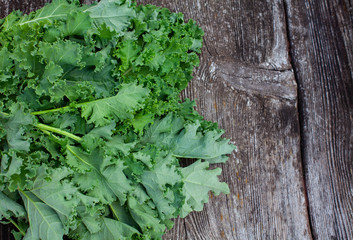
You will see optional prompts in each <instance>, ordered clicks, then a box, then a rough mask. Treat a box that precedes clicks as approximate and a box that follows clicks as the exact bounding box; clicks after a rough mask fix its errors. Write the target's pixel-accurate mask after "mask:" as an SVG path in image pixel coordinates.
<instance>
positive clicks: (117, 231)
mask: <svg viewBox="0 0 353 240" xmlns="http://www.w3.org/2000/svg"><path fill="white" fill-rule="evenodd" d="M139 234H140V233H139V231H137V230H136V228H133V227H131V226H129V225H127V224H125V223H122V222H119V221H116V220H114V219H111V218H106V217H104V218H103V224H102V230H101V231H100V232H98V233H96V234H92V235H91V236H90V237H88V238H87V239H90V240H101V239H105V240H116V239H119V240H131V239H133V237H136V236H137V235H139Z"/></svg>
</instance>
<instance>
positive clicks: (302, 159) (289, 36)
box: [283, 0, 314, 239]
mask: <svg viewBox="0 0 353 240" xmlns="http://www.w3.org/2000/svg"><path fill="white" fill-rule="evenodd" d="M283 6H284V16H285V24H286V37H287V42H288V55H289V60H290V64H291V66H292V70H293V75H294V80H295V82H296V84H297V101H298V106H302V101H303V100H302V96H301V92H300V91H299V88H300V82H299V81H298V74H297V68H296V67H295V66H293V65H295V63H293V61H292V60H293V58H294V56H293V54H292V49H293V46H292V41H291V32H290V31H291V29H290V26H289V25H290V22H289V13H288V11H289V9H288V8H289V5H288V4H287V2H286V0H283ZM297 109H298V118H299V119H298V120H299V121H298V122H299V141H300V145H299V149H300V160H301V169H302V175H303V186H304V191H303V194H304V198H305V205H306V211H307V214H308V215H307V221H308V229H309V231H310V233H309V234H310V236H311V239H313V238H314V236H313V225H312V222H311V218H310V207H309V198H308V190H307V182H306V172H305V168H304V166H305V159H304V158H305V155H304V151H303V146H305V143H304V141H305V139H304V138H303V136H304V133H303V131H304V129H303V123H304V119H303V110H302V108H300V107H298V108H297Z"/></svg>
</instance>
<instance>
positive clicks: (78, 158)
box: [67, 146, 132, 204]
mask: <svg viewBox="0 0 353 240" xmlns="http://www.w3.org/2000/svg"><path fill="white" fill-rule="evenodd" d="M67 149H68V154H72V155H71V156H70V158H72V159H71V162H70V163H69V164H72V162H74V165H73V166H74V167H77V168H79V169H80V170H85V171H88V172H86V173H82V174H77V175H76V177H75V178H74V181H75V182H76V183H77V184H79V185H80V187H81V188H82V189H83V190H86V191H88V193H89V195H90V196H92V197H96V198H98V199H100V201H101V202H103V203H105V204H107V203H111V202H113V201H115V199H116V198H117V197H118V198H119V200H120V202H122V203H124V202H125V201H126V194H127V193H128V192H129V191H131V189H132V187H131V185H130V181H129V180H128V179H127V177H126V176H125V174H124V172H123V171H124V169H125V168H126V167H125V166H124V164H123V162H122V161H119V160H118V159H116V161H114V162H113V161H111V159H110V158H108V157H105V158H104V157H103V156H102V153H101V151H100V150H99V149H98V148H97V149H95V150H93V151H92V153H91V154H87V153H85V152H83V151H82V150H81V149H80V148H78V147H73V146H67ZM74 158H75V159H74Z"/></svg>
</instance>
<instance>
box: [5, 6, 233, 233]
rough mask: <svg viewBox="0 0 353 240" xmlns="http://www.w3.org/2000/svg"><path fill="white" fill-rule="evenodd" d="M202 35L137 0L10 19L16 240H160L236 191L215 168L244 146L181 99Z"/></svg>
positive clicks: (10, 161)
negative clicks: (180, 221)
mask: <svg viewBox="0 0 353 240" xmlns="http://www.w3.org/2000/svg"><path fill="white" fill-rule="evenodd" d="M202 36H203V32H202V30H201V29H200V28H199V27H198V26H197V25H196V24H195V23H194V22H193V21H189V22H188V23H185V22H184V20H183V15H182V14H180V13H171V12H170V11H169V10H167V9H161V8H158V7H156V6H137V5H136V4H135V3H133V2H131V1H129V0H103V1H101V2H99V3H95V4H93V5H82V6H81V5H80V4H79V3H78V1H68V0H54V1H53V2H52V3H51V4H48V5H46V6H45V7H43V8H42V9H39V10H38V11H36V12H33V13H31V14H29V15H22V13H21V12H19V11H17V12H13V13H11V14H10V15H9V16H7V17H6V18H4V19H1V20H0V99H1V102H0V111H1V112H0V153H1V170H0V203H1V204H0V220H1V219H2V220H3V222H5V223H9V222H10V223H12V224H14V225H15V226H16V228H17V229H18V232H14V235H15V237H16V239H22V238H23V239H33V240H37V239H38V240H39V239H43V240H59V239H63V236H64V235H66V236H69V237H70V238H72V239H85V240H89V239H97V240H98V239H105V240H116V239H161V237H162V235H163V234H164V232H165V231H166V228H171V227H172V226H173V221H171V219H172V218H175V217H178V216H181V217H185V216H186V215H187V214H189V213H190V212H191V211H194V210H196V211H200V210H202V208H203V204H204V203H205V202H207V201H208V192H209V191H213V192H214V193H215V194H216V195H218V194H220V193H221V192H223V193H228V192H229V189H228V186H227V184H226V183H220V182H219V181H218V178H217V176H218V175H219V174H220V173H221V169H219V168H217V169H213V170H209V169H208V168H209V163H218V162H225V161H226V160H227V157H226V155H225V154H229V153H230V152H232V151H233V150H234V146H232V145H229V144H228V140H226V139H222V138H220V136H221V135H222V133H223V132H222V131H221V130H219V129H218V127H217V125H216V124H214V123H211V122H207V121H205V120H203V118H202V117H201V116H200V115H199V114H198V113H197V112H196V111H195V110H194V109H193V107H194V103H193V102H190V101H189V100H186V101H185V102H183V103H180V100H179V94H180V92H181V90H183V89H184V88H185V87H186V86H187V84H188V82H189V81H190V80H191V78H192V76H191V75H192V71H193V68H194V67H195V66H197V65H198V63H199V59H198V56H197V53H199V52H200V48H201V46H202ZM185 158H188V159H195V162H194V163H193V164H191V165H190V166H187V167H181V166H180V164H179V162H180V161H183V159H185Z"/></svg>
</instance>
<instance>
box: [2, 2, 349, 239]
mask: <svg viewBox="0 0 353 240" xmlns="http://www.w3.org/2000/svg"><path fill="white" fill-rule="evenodd" d="M45 2H48V1H47V0H0V17H4V16H5V15H7V14H8V13H10V12H11V11H12V10H15V9H20V10H22V11H24V12H26V13H28V12H29V11H32V10H34V9H37V8H39V7H41V6H43V5H44V3H45ZM87 2H89V1H87ZM138 2H139V3H152V4H155V5H160V6H163V7H168V8H170V9H171V10H173V11H180V12H183V13H185V16H186V19H189V18H193V19H195V20H196V21H197V22H198V23H199V24H200V25H201V26H202V27H203V29H204V31H205V33H206V35H205V38H204V39H205V44H204V48H203V52H202V55H201V65H200V67H199V68H198V69H197V70H196V71H195V77H194V80H193V81H192V82H191V84H190V86H189V87H188V88H187V89H186V90H185V91H184V92H183V97H189V98H192V99H197V104H198V111H199V112H201V113H202V115H204V116H206V118H207V119H209V120H212V121H217V122H219V123H220V126H221V127H222V128H224V129H226V134H225V136H226V137H228V138H231V139H232V141H233V142H234V143H236V144H237V145H238V147H239V152H238V153H234V154H233V155H232V156H231V158H230V161H229V162H228V163H227V164H222V165H220V167H222V168H223V174H222V176H221V178H222V180H224V181H226V182H227V183H228V184H229V185H230V189H231V193H230V194H229V195H227V196H224V195H221V196H219V197H217V198H213V197H212V196H211V200H210V202H209V204H207V205H206V207H205V208H204V211H202V212H198V213H193V214H191V215H190V216H188V217H187V218H185V219H176V220H175V221H176V226H175V227H174V229H173V230H171V231H170V232H168V234H167V235H166V236H165V238H164V239H172V240H174V239H183V240H184V239H205V240H217V239H241V240H243V239H320V240H321V239H353V164H352V163H353V161H352V160H353V124H352V117H353V94H352V91H353V1H352V0H223V1H220V0H174V1H170V0H139V1H138ZM0 204H1V203H0ZM0 231H1V235H0V239H1V240H7V239H11V238H10V237H9V236H10V234H9V230H8V227H5V226H1V227H0Z"/></svg>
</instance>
